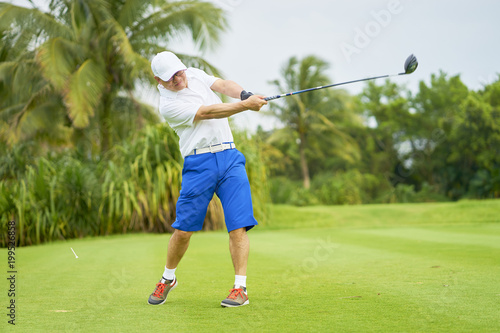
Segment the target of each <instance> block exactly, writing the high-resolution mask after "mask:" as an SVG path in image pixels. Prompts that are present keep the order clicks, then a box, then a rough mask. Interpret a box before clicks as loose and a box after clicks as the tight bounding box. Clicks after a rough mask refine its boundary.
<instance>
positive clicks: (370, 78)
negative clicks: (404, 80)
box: [264, 73, 406, 101]
mask: <svg viewBox="0 0 500 333" xmlns="http://www.w3.org/2000/svg"><path fill="white" fill-rule="evenodd" d="M405 74H406V73H399V74H392V75H390V74H389V75H381V76H374V77H368V78H365V79H359V80H354V81H347V82H340V83H334V84H329V85H326V86H319V87H314V88H309V89H304V90H299V91H294V92H289V93H287V94H281V95H275V96H269V97H266V98H264V99H265V100H266V101H272V100H273V99H278V98H281V97H288V96H292V95H297V94H302V93H305V92H308V91H313V90H319V89H325V88H331V87H336V86H342V85H344V84H350V83H355V82H361V81H368V80H375V79H382V78H387V77H392V76H398V75H405Z"/></svg>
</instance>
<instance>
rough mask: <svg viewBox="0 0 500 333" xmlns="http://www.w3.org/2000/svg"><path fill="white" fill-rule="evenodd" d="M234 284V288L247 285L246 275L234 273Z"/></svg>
mask: <svg viewBox="0 0 500 333" xmlns="http://www.w3.org/2000/svg"><path fill="white" fill-rule="evenodd" d="M234 285H235V287H236V288H238V287H243V288H246V287H247V277H246V276H244V275H235V276H234Z"/></svg>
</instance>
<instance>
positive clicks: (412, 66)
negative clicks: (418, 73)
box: [405, 54, 418, 74]
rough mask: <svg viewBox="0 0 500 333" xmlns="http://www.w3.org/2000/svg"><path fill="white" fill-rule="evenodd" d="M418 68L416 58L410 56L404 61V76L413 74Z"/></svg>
mask: <svg viewBox="0 0 500 333" xmlns="http://www.w3.org/2000/svg"><path fill="white" fill-rule="evenodd" d="M417 67H418V61H417V57H415V56H414V55H413V54H411V55H410V56H409V57H408V58H406V61H405V74H411V73H413V72H414V71H415V70H416V69H417Z"/></svg>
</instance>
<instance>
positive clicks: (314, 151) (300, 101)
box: [269, 56, 359, 189]
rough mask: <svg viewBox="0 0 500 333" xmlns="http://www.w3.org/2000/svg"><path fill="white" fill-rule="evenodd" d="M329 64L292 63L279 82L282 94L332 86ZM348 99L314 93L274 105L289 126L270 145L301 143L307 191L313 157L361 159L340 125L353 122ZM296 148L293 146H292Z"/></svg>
mask: <svg viewBox="0 0 500 333" xmlns="http://www.w3.org/2000/svg"><path fill="white" fill-rule="evenodd" d="M327 68H328V64H327V63H326V62H325V61H323V60H321V59H319V58H317V57H315V56H307V57H305V58H303V59H302V60H299V59H298V58H296V57H292V58H290V59H289V61H288V63H287V64H286V66H285V67H284V68H283V69H282V76H283V81H280V80H275V81H272V82H271V83H272V84H274V85H275V86H276V87H277V88H278V90H279V91H280V92H288V91H297V90H302V89H307V88H311V87H316V86H321V85H326V84H329V83H330V80H329V78H328V76H327V75H325V72H326V69H327ZM347 99H348V95H347V94H346V93H345V92H344V91H338V90H337V91H335V90H318V91H315V92H311V93H304V94H299V95H292V96H290V97H287V98H286V99H285V100H284V103H283V104H272V105H271V112H272V113H273V114H274V115H275V116H276V117H278V119H280V121H281V122H282V123H283V124H284V125H285V126H284V127H283V128H282V129H280V130H278V131H275V132H274V134H273V135H272V136H271V137H270V138H269V140H270V141H274V140H276V141H283V140H289V142H294V141H295V142H297V146H298V156H299V161H300V170H301V173H302V180H303V184H304V187H305V188H306V189H308V188H309V187H310V178H311V176H310V167H309V166H310V165H309V160H310V158H311V157H312V156H321V157H323V158H325V157H327V156H325V155H328V154H335V155H337V156H339V157H341V158H344V159H348V160H357V159H359V155H358V150H357V146H356V143H355V142H354V140H353V139H352V138H351V137H350V136H349V135H348V134H346V133H345V132H344V131H342V129H341V128H340V127H339V126H338V125H337V124H336V123H338V122H342V123H344V122H345V118H350V119H352V117H353V114H352V113H351V114H349V113H346V108H349V106H348V101H347ZM292 147H293V146H292Z"/></svg>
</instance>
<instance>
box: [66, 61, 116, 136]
mask: <svg viewBox="0 0 500 333" xmlns="http://www.w3.org/2000/svg"><path fill="white" fill-rule="evenodd" d="M104 72H105V71H104V69H103V68H102V66H100V65H99V64H98V63H96V62H95V61H94V60H92V59H88V60H86V61H85V62H84V63H83V64H82V65H81V66H80V68H79V69H78V70H77V71H76V72H75V73H74V74H73V75H72V76H71V78H70V80H69V86H68V90H67V94H66V95H65V102H66V105H67V107H68V112H69V117H70V118H71V119H72V121H73V125H74V126H75V127H77V128H83V127H86V126H87V125H88V124H89V118H90V117H92V116H93V115H94V113H95V109H96V108H97V107H98V106H99V103H100V97H101V96H102V94H103V93H104V88H105V86H106V78H105V76H104V74H103V73H104Z"/></svg>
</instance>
